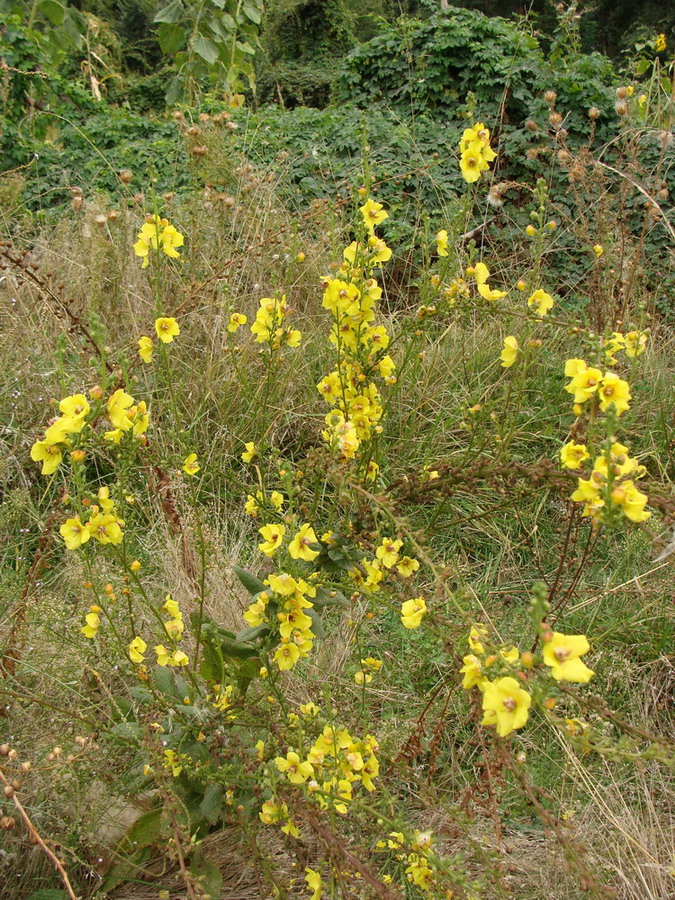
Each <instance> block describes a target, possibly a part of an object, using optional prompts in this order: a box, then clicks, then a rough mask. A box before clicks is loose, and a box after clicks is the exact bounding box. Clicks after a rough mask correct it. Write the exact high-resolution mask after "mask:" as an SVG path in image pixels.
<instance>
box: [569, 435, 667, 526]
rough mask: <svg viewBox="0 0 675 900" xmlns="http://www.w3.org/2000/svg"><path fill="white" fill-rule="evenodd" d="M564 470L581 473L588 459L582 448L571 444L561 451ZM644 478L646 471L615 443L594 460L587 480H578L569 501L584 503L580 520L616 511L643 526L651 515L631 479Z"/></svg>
mask: <svg viewBox="0 0 675 900" xmlns="http://www.w3.org/2000/svg"><path fill="white" fill-rule="evenodd" d="M560 458H561V462H562V466H563V468H568V469H580V468H581V467H582V465H583V463H584V462H585V461H586V460H587V459H590V454H589V453H588V450H587V448H586V445H585V444H575V443H574V442H570V443H568V444H565V446H564V447H563V448H562V449H561V451H560ZM644 475H646V469H645V467H644V466H642V465H640V463H639V462H638V461H637V459H635V458H634V457H631V456H629V455H628V447H626V446H624V445H623V444H619V443H617V442H616V441H611V442H608V446H607V447H606V449H605V450H604V451H603V453H601V454H600V455H599V456H597V457H596V458H595V462H594V463H593V470H592V472H591V473H590V475H589V477H588V478H581V477H580V478H579V479H578V483H577V489H576V491H574V493H573V494H572V500H575V501H576V502H578V503H583V504H584V508H583V510H582V513H581V515H582V516H590V517H591V518H593V519H598V518H600V516H601V514H602V511H603V510H604V509H619V510H620V511H621V513H622V514H623V515H624V516H625V517H626V518H627V519H630V521H631V522H645V521H646V520H647V519H648V518H649V517H650V515H651V513H650V512H649V510H647V509H645V506H646V505H647V501H648V499H649V498H648V497H647V495H646V494H643V493H642V491H640V490H638V488H637V487H636V486H635V481H634V479H640V478H642V477H643V476H644Z"/></svg>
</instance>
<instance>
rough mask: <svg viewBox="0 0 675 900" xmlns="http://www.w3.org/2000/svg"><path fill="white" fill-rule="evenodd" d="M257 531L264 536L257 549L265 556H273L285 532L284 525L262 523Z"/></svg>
mask: <svg viewBox="0 0 675 900" xmlns="http://www.w3.org/2000/svg"><path fill="white" fill-rule="evenodd" d="M258 531H259V532H260V534H261V535H262V537H263V538H264V540H263V542H262V543H261V544H258V549H259V550H261V551H262V552H263V553H264V554H265V556H273V555H274V554H275V553H276V551H277V550H278V549H279V547H280V546H281V542H282V540H283V537H284V535H285V534H286V526H285V525H263V527H262V528H259V529H258Z"/></svg>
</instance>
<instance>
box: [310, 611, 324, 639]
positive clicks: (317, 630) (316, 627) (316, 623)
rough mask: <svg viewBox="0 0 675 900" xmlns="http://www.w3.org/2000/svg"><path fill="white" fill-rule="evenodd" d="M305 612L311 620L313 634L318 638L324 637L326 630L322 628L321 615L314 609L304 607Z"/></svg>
mask: <svg viewBox="0 0 675 900" xmlns="http://www.w3.org/2000/svg"><path fill="white" fill-rule="evenodd" d="M305 612H306V613H307V615H308V616H309V617H310V619H311V620H312V631H313V632H314V634H315V636H316V637H318V638H324V637H326V632H325V631H324V629H323V625H322V623H321V616H320V615H319V614H318V612H317V611H316V610H315V609H306V610H305Z"/></svg>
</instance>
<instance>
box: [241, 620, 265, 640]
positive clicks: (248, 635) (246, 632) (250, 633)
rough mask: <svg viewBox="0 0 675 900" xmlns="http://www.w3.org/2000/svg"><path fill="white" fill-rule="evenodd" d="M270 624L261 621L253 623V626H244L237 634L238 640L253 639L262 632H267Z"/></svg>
mask: <svg viewBox="0 0 675 900" xmlns="http://www.w3.org/2000/svg"><path fill="white" fill-rule="evenodd" d="M269 630H270V626H269V625H268V624H267V623H266V622H263V623H262V625H255V626H254V627H253V628H244V629H242V631H240V632H239V633H238V634H237V640H238V641H254V640H255V639H256V638H259V637H260V636H261V635H263V634H267V632H268V631H269Z"/></svg>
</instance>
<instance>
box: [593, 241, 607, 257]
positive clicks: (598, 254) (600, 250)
mask: <svg viewBox="0 0 675 900" xmlns="http://www.w3.org/2000/svg"><path fill="white" fill-rule="evenodd" d="M604 252H605V249H604V247H603V246H602V244H593V253H595V255H596V257H597V259H600V257H601V256H602V254H603V253H604Z"/></svg>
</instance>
